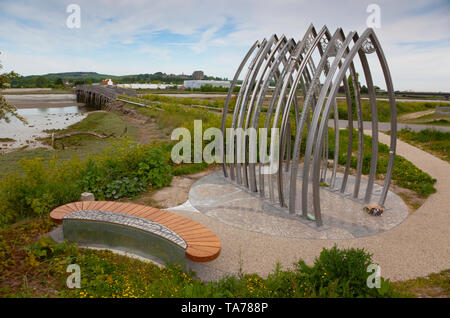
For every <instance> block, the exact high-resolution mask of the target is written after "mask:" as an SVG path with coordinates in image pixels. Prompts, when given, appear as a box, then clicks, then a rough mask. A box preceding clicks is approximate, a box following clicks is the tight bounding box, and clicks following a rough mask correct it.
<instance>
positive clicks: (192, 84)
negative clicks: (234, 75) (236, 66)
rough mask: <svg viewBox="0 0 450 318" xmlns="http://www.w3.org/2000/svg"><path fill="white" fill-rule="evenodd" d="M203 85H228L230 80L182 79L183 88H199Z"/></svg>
mask: <svg viewBox="0 0 450 318" xmlns="http://www.w3.org/2000/svg"><path fill="white" fill-rule="evenodd" d="M205 85H211V86H212V87H230V81H209V80H188V81H184V87H185V88H201V87H202V86H205Z"/></svg>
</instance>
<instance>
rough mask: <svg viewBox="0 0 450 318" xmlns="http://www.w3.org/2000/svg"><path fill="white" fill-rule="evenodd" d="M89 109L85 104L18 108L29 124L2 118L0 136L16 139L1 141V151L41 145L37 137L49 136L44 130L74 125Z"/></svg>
mask: <svg viewBox="0 0 450 318" xmlns="http://www.w3.org/2000/svg"><path fill="white" fill-rule="evenodd" d="M88 110H89V109H88V108H87V107H84V106H68V107H41V108H23V109H18V110H17V112H18V114H19V115H21V116H22V117H24V118H25V119H26V121H27V124H24V123H23V122H21V121H20V120H18V119H17V118H11V122H9V123H6V122H5V121H4V120H0V138H11V139H13V140H14V141H13V142H2V143H0V149H1V150H0V151H2V152H3V151H5V150H6V151H10V150H11V149H16V148H20V147H23V146H29V148H35V147H40V146H42V143H40V142H39V141H37V140H36V139H37V138H41V137H47V136H48V133H46V132H44V130H51V129H64V128H66V127H68V126H70V125H73V124H74V123H76V122H79V121H80V120H82V119H83V118H85V117H86V112H87V111H88Z"/></svg>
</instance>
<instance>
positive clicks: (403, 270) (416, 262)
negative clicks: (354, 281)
mask: <svg viewBox="0 0 450 318" xmlns="http://www.w3.org/2000/svg"><path fill="white" fill-rule="evenodd" d="M365 133H367V134H368V133H370V132H365ZM379 140H380V142H383V143H389V136H387V135H385V134H381V133H380V135H379ZM397 153H398V154H399V155H402V156H403V157H405V158H407V159H408V160H410V161H411V162H412V163H414V164H415V165H416V166H417V167H419V168H420V169H422V170H423V171H425V172H427V173H429V174H430V175H431V176H432V177H434V178H436V179H437V183H436V189H437V193H435V194H433V195H431V196H430V197H429V198H428V199H427V200H426V202H425V203H424V204H423V205H422V206H421V207H420V208H419V209H418V210H417V211H415V212H414V213H413V214H412V215H410V216H409V217H408V218H406V219H405V220H404V221H403V222H402V223H401V224H399V225H398V226H396V227H394V228H392V229H390V230H389V231H385V232H382V233H380V234H377V235H372V236H366V237H360V238H348V239H309V238H299V237H287V236H280V235H276V234H275V233H272V234H270V233H262V232H261V231H259V232H258V231H251V230H245V229H243V228H241V227H238V226H236V225H230V224H227V223H225V222H223V221H221V220H218V219H217V218H215V217H212V216H208V215H206V214H204V213H198V212H193V211H182V210H177V211H173V212H174V213H177V214H180V215H182V216H185V217H188V218H190V219H192V220H195V221H197V222H200V223H202V224H203V225H205V226H207V227H208V228H210V229H211V230H212V231H213V232H214V233H215V234H216V235H217V236H218V237H219V238H220V240H221V242H222V251H221V254H220V256H219V257H218V258H217V259H216V260H214V261H212V262H209V263H204V264H201V263H191V268H192V269H193V270H195V271H196V272H197V275H198V277H199V278H201V279H204V280H213V279H218V278H220V277H222V276H223V275H227V274H236V273H238V272H239V271H243V272H248V273H255V272H256V273H258V274H260V275H262V276H265V275H267V274H268V273H270V272H271V271H273V270H274V269H275V265H276V263H277V262H279V263H280V264H281V266H282V268H286V267H291V266H292V264H293V263H294V262H297V261H298V260H299V259H303V260H305V262H306V263H308V264H312V262H313V260H314V258H315V257H317V256H318V255H319V253H320V251H321V250H322V248H331V247H333V245H335V244H336V245H337V246H338V247H340V248H350V247H354V248H364V249H365V250H366V251H368V252H370V253H372V254H373V261H374V262H375V263H377V264H379V265H380V266H381V274H382V276H383V277H387V278H390V279H391V280H394V281H395V280H405V279H410V278H414V277H418V276H425V275H428V274H430V273H434V272H438V271H441V270H444V269H448V268H450V215H449V213H450V195H449V193H450V164H448V163H447V162H445V161H442V160H440V159H438V158H436V157H434V156H432V155H431V154H429V153H427V152H424V151H422V150H420V149H418V148H415V147H413V146H411V145H409V144H407V143H405V142H402V141H400V140H399V141H398V143H397ZM253 200H255V201H256V199H253ZM249 201H251V200H247V202H249ZM262 215H263V214H262V213H261V216H262ZM264 215H265V216H266V217H268V218H270V217H272V216H270V215H266V214H264ZM242 222H246V220H245V219H244V220H243V221H242ZM258 222H259V220H257V221H254V222H253V223H258ZM280 222H281V224H283V221H280ZM255 226H257V225H255Z"/></svg>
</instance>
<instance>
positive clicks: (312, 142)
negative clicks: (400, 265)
mask: <svg viewBox="0 0 450 318" xmlns="http://www.w3.org/2000/svg"><path fill="white" fill-rule="evenodd" d="M258 47H259V49H256V48H258ZM315 52H318V56H319V61H318V63H317V66H316V62H315V61H314V59H315V58H314V53H315ZM374 52H376V54H377V56H378V61H379V63H380V66H381V69H382V71H383V75H384V78H385V82H386V87H387V91H388V96H389V103H390V110H391V141H390V152H389V162H388V168H387V173H386V176H385V181H384V185H383V189H382V191H381V196H380V199H379V201H378V204H379V205H384V202H385V200H386V195H387V192H388V188H389V184H390V181H391V178H392V170H393V164H394V157H395V149H396V131H397V122H396V105H395V98H394V90H393V85H392V79H391V76H390V73H389V68H388V65H387V62H386V58H385V56H384V53H383V51H382V49H381V46H380V44H379V41H378V39H377V37H376V36H375V33H374V31H373V30H372V29H367V30H365V31H364V32H363V34H362V35H361V37H359V36H358V34H357V33H356V32H355V31H353V32H350V33H349V34H348V35H347V36H345V34H344V32H343V31H342V29H340V28H339V29H337V30H336V31H335V32H334V34H333V35H331V34H330V32H329V31H328V29H327V28H326V26H324V27H323V28H322V29H321V30H320V31H319V32H316V30H315V28H314V26H313V25H310V26H309V28H308V30H307V31H306V33H305V35H304V36H303V38H302V40H301V41H299V42H297V43H296V42H295V40H294V39H289V40H288V39H287V38H286V37H285V36H284V35H283V36H281V37H280V38H278V37H277V36H276V35H272V36H271V37H270V38H269V40H265V39H264V40H262V41H261V42H258V41H257V42H255V44H254V45H253V46H252V47H251V48H250V50H249V52H248V53H247V54H246V56H245V57H244V59H243V61H242V62H241V64H240V66H239V68H238V70H237V71H236V74H235V76H234V78H233V81H232V84H231V87H230V90H229V92H228V95H227V99H226V102H225V107H224V110H223V114H222V124H221V128H222V132H223V134H224V136H225V130H226V127H225V126H226V118H227V113H228V107H229V103H230V100H231V97H232V93H233V89H234V87H235V86H236V83H237V81H238V77H239V76H240V74H241V72H242V69H243V68H244V66H245V65H246V64H249V67H248V71H247V73H246V75H245V78H244V80H243V82H242V85H241V87H240V90H239V93H238V95H237V99H236V106H235V108H234V112H233V118H232V123H231V128H233V129H235V128H242V129H244V130H247V129H249V128H252V129H256V128H258V126H259V122H260V117H261V113H262V107H263V104H264V99H265V97H266V93H267V91H268V89H269V85H270V83H271V82H272V81H273V80H274V81H275V87H274V89H273V91H272V96H271V98H270V100H269V104H268V107H267V112H266V115H265V120H264V125H263V128H266V129H268V128H269V126H270V127H271V128H272V129H274V128H275V129H280V133H279V136H280V138H281V140H280V142H279V144H278V145H277V148H276V150H277V151H278V154H279V158H278V159H274V157H273V156H271V157H270V163H271V164H273V163H275V164H276V165H277V167H278V169H277V172H276V173H275V176H274V174H269V175H267V181H268V185H269V190H268V194H267V195H266V191H265V183H266V177H265V175H264V174H262V172H261V171H262V167H263V165H264V163H260V164H256V163H254V162H251V161H249V162H247V159H246V156H247V152H248V147H247V144H248V139H247V138H248V135H246V134H244V140H243V145H244V146H243V149H244V155H243V158H244V161H243V163H241V162H239V161H238V162H236V164H234V159H236V156H235V155H234V153H233V155H232V156H233V157H232V159H233V161H232V162H231V163H230V164H229V172H230V173H229V174H228V171H227V162H226V160H225V159H226V157H227V156H226V155H225V152H224V154H223V159H224V161H223V171H224V175H225V177H229V178H230V179H231V180H234V181H236V182H237V183H238V184H241V185H243V186H244V187H246V188H248V189H249V190H250V191H251V192H256V193H257V192H259V195H260V196H261V197H262V198H265V197H268V198H269V200H270V201H272V202H276V201H277V204H278V205H279V206H280V207H288V212H289V214H291V215H295V216H296V215H298V216H300V214H297V211H296V201H297V198H301V216H302V217H309V218H310V219H314V220H315V222H316V225H317V226H322V225H323V221H322V215H321V207H320V183H321V182H322V181H325V180H326V178H327V172H330V171H328V158H329V147H330V145H329V142H330V140H329V138H328V130H329V120H330V115H331V112H332V111H333V119H334V120H333V123H334V125H333V126H334V155H333V165H332V167H331V168H330V169H331V174H330V177H329V178H330V179H329V183H330V186H329V188H330V191H334V192H335V193H338V194H342V195H345V193H346V189H347V181H348V177H349V175H350V163H351V160H352V158H353V157H352V144H353V118H354V116H355V114H354V113H353V108H352V97H351V94H350V90H351V87H349V83H348V81H347V74H348V73H349V77H350V78H351V79H352V83H353V91H354V97H355V98H354V102H355V104H356V105H355V106H356V107H355V109H356V119H357V128H358V129H357V137H358V149H357V158H356V161H357V164H356V173H355V182H354V186H353V191H352V192H353V193H352V197H353V198H354V199H356V200H360V201H361V202H363V203H367V202H369V201H370V200H371V196H372V191H373V183H374V179H375V176H376V169H377V158H378V118H377V105H376V99H375V89H374V84H373V80H372V75H371V71H370V67H369V63H368V61H367V58H366V54H371V53H374ZM356 54H358V57H359V61H360V63H361V66H362V69H363V72H364V77H365V80H366V84H367V87H368V90H369V103H370V112H371V118H372V122H371V124H372V125H371V126H372V147H371V160H370V171H369V177H368V182H367V186H366V190H365V194H364V197H363V198H361V199H360V198H359V192H360V183H361V175H362V163H363V158H364V156H363V155H364V149H363V116H362V107H361V98H360V92H359V86H358V81H357V76H356V75H357V73H356V70H355V65H354V62H353V61H354V59H355V58H356ZM252 55H253V58H252V60H251V62H250V63H249V59H250V57H251V56H252ZM330 59H332V61H331V62H332V63H331V65H330V61H329V60H330ZM322 76H324V77H325V79H324V81H323V83H322V82H321V77H322ZM341 83H342V85H343V87H344V91H345V98H346V102H347V111H348V144H347V150H346V156H345V158H346V161H345V167H344V173H343V177H342V181H341V183H340V184H339V185H336V183H338V182H337V181H336V174H337V169H338V162H339V143H340V141H339V130H340V127H339V114H338V109H337V102H336V95H337V92H338V89H339V88H340V85H341ZM299 85H300V87H301V89H302V94H303V95H304V96H303V103H302V105H301V107H300V105H299V104H298V96H297V94H298V87H299ZM311 115H312V117H311ZM293 124H295V129H294V133H295V136H293V135H292V134H293V130H292V127H293V126H292V125H293ZM305 128H306V143H305V144H306V145H305V146H306V147H305V152H304V156H303V167H302V172H303V174H302V181H301V184H302V187H301V195H298V193H297V180H298V176H297V171H298V168H299V164H300V159H301V157H302V147H301V144H302V139H303V135H304V131H305ZM233 129H232V130H231V134H230V135H231V140H228V143H229V148H232V149H233V151H234V149H235V138H234V135H233V133H234V132H233ZM293 137H294V140H293V144H292V138H293ZM251 141H252V140H250V142H251ZM240 142H242V141H240ZM275 143H276V140H275V138H271V141H270V147H269V150H270V151H271V153H272V154H273V152H274V151H275ZM224 144H225V137H224ZM265 146H266V147H267V145H265ZM292 146H293V147H292ZM222 149H225V147H223V148H222ZM260 151H262V152H263V153H261V152H260V157H262V156H263V155H265V153H266V148H264V149H262V148H261V149H260ZM274 160H277V161H276V162H274ZM283 165H284V169H283ZM257 167H258V168H259V169H258V172H259V173H258V174H256V170H257ZM289 173H290V177H286V180H285V174H289ZM273 177H276V178H275V180H274V178H273ZM258 181H259V182H258ZM275 181H276V183H277V190H278V191H277V192H276V193H275V191H274V182H275ZM258 183H259V185H258ZM310 184H311V186H310ZM310 187H312V200H311V201H312V209H313V212H314V216H311V215H310V214H309V213H308V212H309V211H308V195H309V192H310V190H309V189H310ZM285 191H288V193H289V201H288V204H286V202H285ZM275 194H277V195H278V197H277V200H275Z"/></svg>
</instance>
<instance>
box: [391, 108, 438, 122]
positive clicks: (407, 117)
mask: <svg viewBox="0 0 450 318" xmlns="http://www.w3.org/2000/svg"><path fill="white" fill-rule="evenodd" d="M429 114H434V109H428V110H423V111H421V112H415V113H409V114H403V115H400V116H398V120H411V119H416V118H419V117H422V116H425V115H429Z"/></svg>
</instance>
